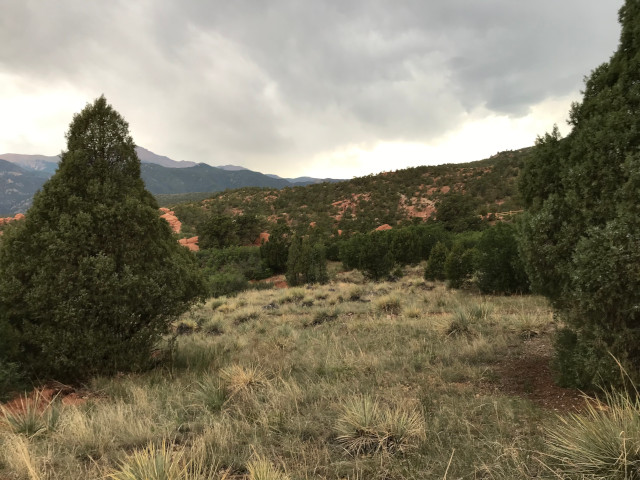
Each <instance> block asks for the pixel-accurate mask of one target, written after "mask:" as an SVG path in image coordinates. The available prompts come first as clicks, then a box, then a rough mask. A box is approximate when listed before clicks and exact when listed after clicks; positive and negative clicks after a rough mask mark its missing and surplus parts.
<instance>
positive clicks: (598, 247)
mask: <svg viewBox="0 0 640 480" xmlns="http://www.w3.org/2000/svg"><path fill="white" fill-rule="evenodd" d="M619 19H620V23H621V25H622V33H621V37H620V44H619V46H618V49H617V50H616V52H615V53H614V54H613V56H612V57H611V59H610V61H609V62H607V63H605V64H603V65H601V66H599V67H598V68H596V69H595V70H594V71H593V72H591V75H590V76H589V77H588V78H587V80H586V86H585V90H584V96H583V99H582V101H581V102H580V103H576V104H574V105H573V107H572V110H571V115H570V124H571V125H572V126H573V130H572V131H571V133H570V134H569V136H568V137H567V138H565V139H559V138H558V135H557V134H556V133H554V134H552V135H547V136H545V137H544V138H542V139H539V141H538V143H537V145H536V148H535V153H534V156H533V157H532V160H531V164H530V165H529V166H528V167H527V168H526V169H525V172H524V174H523V178H522V180H521V182H520V183H521V185H522V186H526V187H530V188H528V189H527V188H525V191H524V195H523V196H524V198H525V201H526V202H527V205H528V207H529V209H528V211H527V212H526V214H525V215H524V218H523V220H522V223H521V228H520V230H521V240H520V251H521V254H522V257H523V259H524V261H525V266H526V269H527V273H528V274H529V277H530V280H531V283H532V287H533V288H534V289H536V290H537V291H539V292H541V293H544V294H545V295H546V296H548V297H549V298H550V299H551V301H552V303H553V305H554V306H555V307H556V309H557V310H558V311H559V312H560V313H561V315H562V317H563V319H564V320H565V322H566V323H567V325H568V328H569V330H567V331H565V332H563V333H562V335H560V337H559V341H558V350H557V355H556V364H557V366H558V367H559V372H560V379H561V381H562V382H563V383H565V384H573V385H578V386H581V387H583V388H585V387H588V386H592V385H594V384H596V383H600V382H602V381H604V382H615V381H616V380H617V379H619V378H620V375H619V372H618V367H617V365H616V363H615V362H614V360H613V359H612V357H611V356H610V355H609V353H611V354H612V355H614V356H615V357H616V358H617V359H618V360H620V361H621V362H622V364H623V365H624V366H625V368H626V369H627V371H628V372H629V373H630V374H631V376H632V378H633V379H635V380H640V267H639V266H640V81H639V80H638V79H639V78H640V2H639V1H638V0H627V1H626V2H625V4H624V6H623V7H622V8H621V10H620V15H619ZM545 165H546V166H545ZM549 165H552V166H553V169H549V168H548V166H549ZM541 172H544V173H541ZM541 179H544V181H540V180H541Z"/></svg>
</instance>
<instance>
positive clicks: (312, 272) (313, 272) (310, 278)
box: [286, 237, 329, 287]
mask: <svg viewBox="0 0 640 480" xmlns="http://www.w3.org/2000/svg"><path fill="white" fill-rule="evenodd" d="M286 278H287V283H288V284H289V285H290V286H292V287H294V286H297V285H303V284H305V283H326V282H327V281H328V280H329V275H328V273H327V258H326V256H325V252H324V246H323V245H322V244H321V243H314V244H312V243H311V241H310V239H309V238H308V237H303V238H301V237H293V238H292V239H291V246H290V247H289V255H288V257H287V274H286Z"/></svg>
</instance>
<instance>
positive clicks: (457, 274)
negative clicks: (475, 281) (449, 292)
mask: <svg viewBox="0 0 640 480" xmlns="http://www.w3.org/2000/svg"><path fill="white" fill-rule="evenodd" d="M477 257H478V251H477V250H476V249H475V248H465V246H464V244H463V243H461V242H456V243H455V244H454V245H453V247H452V248H451V251H450V252H449V254H448V255H447V260H446V261H445V264H444V271H445V275H446V277H447V280H448V282H449V286H450V287H451V288H460V287H462V286H463V285H464V283H465V282H466V281H468V280H469V279H471V276H472V275H473V273H474V272H475V269H476V262H477Z"/></svg>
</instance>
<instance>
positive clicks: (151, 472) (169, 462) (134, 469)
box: [109, 440, 197, 480]
mask: <svg viewBox="0 0 640 480" xmlns="http://www.w3.org/2000/svg"><path fill="white" fill-rule="evenodd" d="M109 478H111V479H112V480H188V479H189V478H192V479H193V480H195V479H196V478H197V477H195V476H189V462H188V461H186V460H185V458H184V450H178V451H176V452H173V451H172V446H171V444H168V443H167V442H166V440H163V442H162V445H161V446H160V447H156V446H154V445H152V444H149V446H147V447H146V448H145V449H144V450H136V451H135V452H133V453H132V454H130V455H128V456H127V457H126V459H125V460H124V461H123V462H122V463H121V464H120V467H119V470H118V471H117V472H113V473H111V474H109Z"/></svg>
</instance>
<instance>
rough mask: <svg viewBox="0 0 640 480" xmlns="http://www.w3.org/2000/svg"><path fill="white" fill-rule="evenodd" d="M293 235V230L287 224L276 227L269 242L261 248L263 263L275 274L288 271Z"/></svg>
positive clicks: (272, 230)
mask: <svg viewBox="0 0 640 480" xmlns="http://www.w3.org/2000/svg"><path fill="white" fill-rule="evenodd" d="M291 235H292V233H291V229H290V228H289V227H288V226H287V225H286V224H283V225H276V226H275V227H273V228H272V229H271V233H270V235H269V241H268V242H264V243H263V244H262V245H261V246H260V256H261V257H262V260H263V262H264V263H265V265H266V267H267V268H269V269H270V270H271V271H272V272H274V273H284V272H285V271H286V270H287V257H288V255H289V246H290V245H291Z"/></svg>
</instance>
